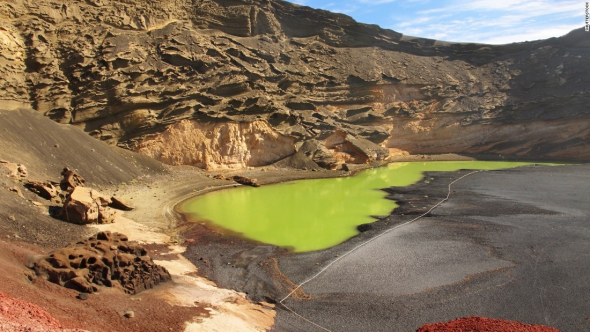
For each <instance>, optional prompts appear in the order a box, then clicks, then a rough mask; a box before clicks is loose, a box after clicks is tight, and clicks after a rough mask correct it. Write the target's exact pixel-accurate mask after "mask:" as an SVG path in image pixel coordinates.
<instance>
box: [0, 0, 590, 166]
mask: <svg viewBox="0 0 590 332" xmlns="http://www.w3.org/2000/svg"><path fill="white" fill-rule="evenodd" d="M0 22H2V25H1V26H0V49H1V50H2V53H1V55H0V74H1V75H2V77H3V80H2V81H1V82H0V85H1V87H2V89H0V101H2V106H1V107H2V108H4V109H15V108H18V107H32V108H34V109H36V110H38V111H39V112H42V113H44V114H46V115H47V116H48V117H51V118H52V119H54V120H55V121H58V122H61V123H70V124H73V125H76V126H80V127H82V128H83V129H84V130H85V131H87V132H88V133H89V134H91V135H92V136H94V137H96V138H98V139H101V140H104V141H106V142H108V143H111V144H117V145H120V146H123V147H127V148H130V149H135V150H137V151H140V152H142V153H146V154H148V155H150V156H154V157H156V158H159V159H160V160H163V161H165V162H168V163H171V164H189V165H195V166H199V167H205V168H240V167H247V166H251V165H262V164H266V163H272V162H274V161H275V160H276V159H277V158H281V157H284V156H285V155H288V154H289V153H291V154H292V153H294V152H295V150H296V149H298V148H299V147H300V146H306V147H307V148H309V147H310V146H311V145H314V144H315V143H314V144H311V145H309V144H308V145H304V143H305V142H320V143H321V145H322V146H317V149H316V150H315V151H312V152H310V153H308V154H309V155H310V156H313V155H318V154H319V155H322V154H324V155H325V154H326V153H328V154H329V155H330V156H331V158H332V159H333V160H330V161H329V162H327V164H326V165H328V167H329V168H337V167H338V164H341V163H366V162H371V161H373V160H380V159H385V158H387V154H384V153H383V152H382V151H389V152H391V153H392V154H395V155H399V154H405V153H443V152H444V153H446V152H454V153H473V154H487V155H503V156H517V157H521V158H522V157H526V158H562V159H590V149H589V148H588V146H587V142H588V141H589V139H590V108H589V107H588V105H590V93H589V92H588V91H590V80H588V78H587V73H588V72H589V71H590V40H589V39H588V38H585V35H584V32H583V31H582V30H581V29H580V30H575V31H572V32H571V33H570V34H568V35H566V36H564V37H561V38H552V39H548V40H543V41H536V42H527V43H518V44H510V45H499V46H494V45H482V44H451V43H446V42H441V41H435V40H428V39H420V38H413V37H407V36H403V35H401V34H399V33H396V32H394V31H391V30H384V29H380V28H378V27H377V26H374V25H365V24H360V23H357V22H355V21H354V20H352V19H351V18H350V17H348V16H345V15H342V14H332V13H329V12H326V11H321V10H314V9H311V8H309V7H303V6H298V5H294V4H291V3H288V2H284V1H278V0H250V1H246V0H230V1H228V0H225V1H221V0H201V1H192V0H190V1H189V0H175V1H172V0H163V1H151V2H145V1H108V0H92V1H85V2H80V1H74V0H66V1H59V2H57V1H50V0H37V1H32V0H26V1H7V0H4V1H0ZM263 124H264V125H263ZM263 127H264V128H263ZM224 128H225V129H224ZM183 130H186V131H187V132H186V133H182V131H183ZM221 132H224V133H225V132H227V135H226V136H224V137H225V138H219V139H220V140H221V141H219V142H224V143H214V141H216V140H218V139H217V138H214V139H213V138H207V137H206V136H207V135H209V134H211V133H218V134H219V133H221ZM257 133H258V134H257ZM200 135H201V136H204V137H201V136H200ZM212 135H214V134H212ZM224 135H225V134H224ZM257 135H258V136H260V135H262V136H264V138H256V137H257ZM334 135H336V136H340V137H344V138H342V139H343V140H344V141H346V142H347V143H344V141H343V142H341V143H342V144H339V145H334V144H333V142H332V141H333V139H334V138H336V136H334ZM193 136H195V137H200V138H198V139H197V141H198V142H201V145H200V146H198V145H197V144H193V143H190V142H175V143H173V142H170V140H171V139H172V138H174V139H176V138H178V139H189V138H192V137H193ZM222 136H223V135H222ZM220 137H221V136H220ZM165 138H167V139H165ZM259 139H262V141H264V142H266V143H260V142H258V143H256V142H257V140H259ZM223 140H227V142H231V143H227V144H226V141H223ZM355 140H357V141H356V142H362V143H359V144H360V145H362V146H365V147H368V143H367V142H371V143H372V144H375V145H378V146H380V147H381V148H383V149H384V150H382V151H381V150H379V151H378V149H376V148H374V147H370V148H369V149H368V150H367V151H366V153H365V152H362V153H359V151H358V149H357V148H355V147H354V146H355V144H353V143H351V142H354V141H355ZM204 142H209V143H204ZM219 144H221V145H219ZM260 144H262V145H260ZM359 144H357V145H359ZM357 147H358V146H357ZM217 148H219V149H221V150H220V151H213V152H212V150H215V149H217ZM207 149H210V150H207ZM223 149H225V150H223ZM369 150H370V151H373V152H374V153H373V152H369ZM263 151H264V152H263ZM322 151H323V152H322ZM263 153H269V156H262V154H263ZM302 155H305V156H306V157H307V154H302ZM326 156H328V155H326ZM326 156H324V157H326ZM324 159H325V158H324Z"/></svg>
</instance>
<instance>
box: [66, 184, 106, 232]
mask: <svg viewBox="0 0 590 332" xmlns="http://www.w3.org/2000/svg"><path fill="white" fill-rule="evenodd" d="M109 204H111V199H110V198H109V197H107V196H104V195H102V194H101V193H99V192H98V191H96V190H93V189H91V188H85V187H76V188H74V190H72V192H71V193H70V194H68V196H67V198H66V201H65V203H64V206H63V217H64V219H65V220H66V221H68V222H71V223H75V224H81V225H82V224H108V223H111V222H113V220H114V218H115V211H113V210H112V209H111V208H109V207H108V205H109Z"/></svg>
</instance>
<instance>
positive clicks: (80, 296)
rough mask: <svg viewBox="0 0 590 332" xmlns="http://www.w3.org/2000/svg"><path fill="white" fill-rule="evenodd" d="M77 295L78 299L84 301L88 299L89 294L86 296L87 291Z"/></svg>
mask: <svg viewBox="0 0 590 332" xmlns="http://www.w3.org/2000/svg"><path fill="white" fill-rule="evenodd" d="M77 297H78V299H79V300H82V301H86V300H88V297H89V296H88V293H80V294H78V296H77Z"/></svg>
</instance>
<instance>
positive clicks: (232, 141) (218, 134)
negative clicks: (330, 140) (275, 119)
mask: <svg viewBox="0 0 590 332" xmlns="http://www.w3.org/2000/svg"><path fill="white" fill-rule="evenodd" d="M135 150H136V151H137V152H140V153H143V154H145V155H148V156H150V157H152V158H155V159H158V160H160V161H162V162H164V163H167V164H170V165H193V166H198V167H201V168H205V169H208V170H215V169H226V168H228V169H242V168H246V167H249V166H264V165H268V164H271V163H274V162H276V161H278V160H281V159H283V158H285V157H287V156H290V155H292V154H293V153H295V147H294V139H293V138H291V137H288V136H285V135H282V134H280V133H278V132H276V131H275V130H274V129H273V128H272V127H271V126H270V125H269V124H268V123H266V122H264V121H254V122H250V123H236V122H222V123H207V124H205V123H201V122H198V121H195V120H181V121H179V122H177V123H175V124H173V125H170V126H169V127H168V128H167V129H166V130H165V131H164V132H162V133H161V134H154V135H152V136H149V137H146V138H145V139H144V140H142V141H141V142H139V143H137V145H136V146H135Z"/></svg>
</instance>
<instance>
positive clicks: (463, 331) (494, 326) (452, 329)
mask: <svg viewBox="0 0 590 332" xmlns="http://www.w3.org/2000/svg"><path fill="white" fill-rule="evenodd" d="M416 332H559V330H557V329H555V328H552V327H547V326H542V325H531V324H523V323H519V322H513V321H509V320H504V319H492V318H484V317H465V318H459V319H456V320H454V321H451V322H448V323H435V324H427V325H424V326H422V327H420V328H419V329H418V330H417V331H416Z"/></svg>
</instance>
